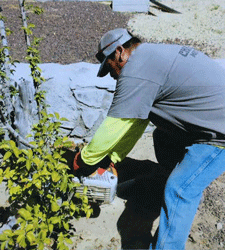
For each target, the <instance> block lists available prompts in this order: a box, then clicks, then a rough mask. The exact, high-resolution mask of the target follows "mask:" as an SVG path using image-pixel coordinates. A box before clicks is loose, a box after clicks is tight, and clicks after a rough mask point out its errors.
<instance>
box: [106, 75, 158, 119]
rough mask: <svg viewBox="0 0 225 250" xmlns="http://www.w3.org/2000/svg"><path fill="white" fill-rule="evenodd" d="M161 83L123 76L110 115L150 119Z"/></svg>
mask: <svg viewBox="0 0 225 250" xmlns="http://www.w3.org/2000/svg"><path fill="white" fill-rule="evenodd" d="M159 90H160V85H159V84H157V83H154V82H151V81H149V80H146V79H140V78H134V77H127V76H123V77H121V78H120V79H119V80H118V82H117V86H116V91H115V94H114V98H113V102H112V105H111V107H110V109H109V112H108V116H111V117H115V118H138V119H148V116H149V113H150V111H151V107H152V104H153V102H154V101H155V99H156V96H157V93H158V92H159Z"/></svg>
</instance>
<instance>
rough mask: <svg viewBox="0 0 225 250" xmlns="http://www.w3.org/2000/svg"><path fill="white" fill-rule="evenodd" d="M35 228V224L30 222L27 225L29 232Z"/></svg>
mask: <svg viewBox="0 0 225 250" xmlns="http://www.w3.org/2000/svg"><path fill="white" fill-rule="evenodd" d="M33 228H34V226H33V224H28V225H27V227H26V231H27V232H29V231H31V230H32V229H33Z"/></svg>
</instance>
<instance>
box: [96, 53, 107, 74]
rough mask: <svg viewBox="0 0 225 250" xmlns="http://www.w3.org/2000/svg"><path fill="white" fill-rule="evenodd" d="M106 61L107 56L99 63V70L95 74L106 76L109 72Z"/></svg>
mask: <svg viewBox="0 0 225 250" xmlns="http://www.w3.org/2000/svg"><path fill="white" fill-rule="evenodd" d="M106 61H107V57H106V58H105V59H104V61H103V62H102V63H101V66H100V68H99V71H98V74H97V76H98V77H103V76H106V75H107V74H108V73H109V69H108V67H107V66H106Z"/></svg>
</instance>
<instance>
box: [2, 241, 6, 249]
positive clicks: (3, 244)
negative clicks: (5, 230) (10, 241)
mask: <svg viewBox="0 0 225 250" xmlns="http://www.w3.org/2000/svg"><path fill="white" fill-rule="evenodd" d="M6 243H7V242H6V241H5V242H2V243H1V250H5V249H6V248H5V246H6Z"/></svg>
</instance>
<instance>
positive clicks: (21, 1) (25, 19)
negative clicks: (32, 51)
mask: <svg viewBox="0 0 225 250" xmlns="http://www.w3.org/2000/svg"><path fill="white" fill-rule="evenodd" d="M18 1H19V6H20V12H21V17H22V22H23V27H25V28H26V29H27V17H26V12H25V9H24V2H25V0H18ZM24 35H25V40H26V43H27V47H29V46H30V38H29V36H28V34H27V32H26V31H25V30H24Z"/></svg>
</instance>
